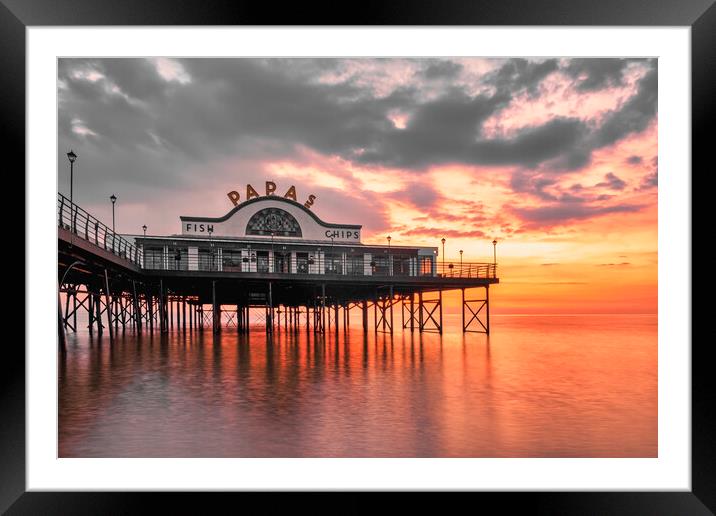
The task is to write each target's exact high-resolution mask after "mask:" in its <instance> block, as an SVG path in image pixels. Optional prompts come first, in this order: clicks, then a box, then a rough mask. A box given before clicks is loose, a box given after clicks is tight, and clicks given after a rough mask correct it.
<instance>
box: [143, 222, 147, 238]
mask: <svg viewBox="0 0 716 516" xmlns="http://www.w3.org/2000/svg"><path fill="white" fill-rule="evenodd" d="M142 231H144V238H146V237H147V225H146V224H144V225H143V226H142Z"/></svg>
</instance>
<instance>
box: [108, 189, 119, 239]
mask: <svg viewBox="0 0 716 516" xmlns="http://www.w3.org/2000/svg"><path fill="white" fill-rule="evenodd" d="M109 200H110V201H112V233H114V232H115V231H114V203H116V202H117V196H116V195H114V194H112V195H111V196H110V198H109Z"/></svg>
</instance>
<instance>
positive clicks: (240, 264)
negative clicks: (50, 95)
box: [57, 193, 497, 279]
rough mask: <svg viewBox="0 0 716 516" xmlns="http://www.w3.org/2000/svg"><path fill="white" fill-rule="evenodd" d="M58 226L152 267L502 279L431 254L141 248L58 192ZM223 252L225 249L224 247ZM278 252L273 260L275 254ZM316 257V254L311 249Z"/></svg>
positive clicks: (488, 266) (490, 269)
mask: <svg viewBox="0 0 716 516" xmlns="http://www.w3.org/2000/svg"><path fill="white" fill-rule="evenodd" d="M57 200H58V210H57V222H58V226H59V227H61V228H64V229H66V230H68V231H70V232H72V233H73V234H74V235H75V236H77V237H79V238H81V239H83V240H86V241H87V242H91V243H93V244H94V245H96V246H98V247H100V248H102V249H105V250H107V251H109V252H111V253H113V254H115V255H117V256H119V257H120V258H123V259H126V260H128V261H130V262H131V263H133V264H135V265H137V266H139V267H141V268H144V269H148V270H169V271H202V272H224V273H226V272H237V273H247V274H296V275H310V274H321V275H327V276H378V277H408V276H411V277H440V278H475V279H494V278H497V264H495V263H478V262H465V261H462V260H460V261H449V260H442V259H439V258H438V259H437V260H435V258H434V257H432V256H430V257H427V258H428V259H426V257H423V256H407V255H400V254H395V255H391V256H383V255H381V256H380V257H374V258H373V259H371V260H369V259H367V258H364V256H363V255H357V256H353V255H345V256H344V255H342V254H339V253H328V252H326V253H325V254H323V255H320V256H316V255H315V254H314V255H313V256H312V257H309V258H306V257H305V256H297V255H296V254H295V253H293V254H292V253H290V252H281V251H274V252H272V253H271V255H268V250H265V251H264V252H265V253H266V254H264V255H263V256H257V254H256V252H253V253H251V254H252V256H250V257H249V256H246V253H245V252H244V253H241V252H240V251H238V250H235V249H233V250H231V252H229V251H228V250H226V249H220V248H219V247H218V246H216V247H212V248H211V249H210V250H207V249H205V248H204V249H197V250H196V252H195V253H192V254H190V253H188V251H187V249H186V248H185V249H183V250H177V249H171V248H170V249H169V252H165V251H164V250H162V251H160V252H152V250H151V249H147V252H146V253H144V252H143V249H142V248H141V247H138V246H137V245H135V244H133V243H132V242H130V241H129V240H127V239H126V238H124V237H122V236H120V235H118V234H116V233H115V232H114V231H112V229H111V228H109V227H107V226H106V225H105V224H103V223H102V222H100V221H99V220H98V219H97V218H95V217H93V216H92V215H90V214H89V213H87V212H86V211H85V210H83V209H82V208H80V207H79V206H77V205H76V204H73V203H71V202H70V200H69V199H68V198H67V197H65V196H64V195H62V194H61V193H58V194H57ZM222 251H223V252H222ZM270 256H273V259H271V258H270ZM309 256H310V254H309Z"/></svg>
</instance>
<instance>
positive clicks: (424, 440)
mask: <svg viewBox="0 0 716 516" xmlns="http://www.w3.org/2000/svg"><path fill="white" fill-rule="evenodd" d="M656 322H657V319H656V316H632V315H630V316H602V315H600V316H497V317H493V321H492V326H493V327H492V330H493V332H492V335H491V336H490V337H489V338H488V337H486V336H485V335H481V334H466V335H463V334H462V333H460V332H459V328H460V320H459V316H452V315H449V316H446V323H445V326H446V331H447V333H446V334H445V335H443V336H442V337H441V336H439V335H437V334H427V333H426V334H422V335H421V334H419V333H417V332H416V333H414V334H412V335H411V333H410V332H409V331H407V332H401V331H400V330H399V329H398V330H397V331H396V334H395V335H394V336H392V337H391V336H389V335H385V334H381V333H378V334H374V333H373V332H372V331H371V332H369V333H368V335H364V334H363V332H362V330H361V329H360V328H359V327H358V328H351V329H350V331H349V332H347V333H344V332H343V330H342V329H341V330H340V332H339V334H338V335H336V334H335V333H333V332H331V333H328V334H327V335H326V336H325V338H323V337H321V336H314V335H313V333H312V332H311V333H310V334H308V333H307V332H306V331H305V329H301V330H300V331H298V332H296V333H289V334H286V333H285V332H281V333H278V334H277V335H275V337H274V338H273V340H272V341H269V342H267V339H266V334H265V333H264V332H263V331H262V330H261V329H256V330H255V331H253V332H252V333H251V334H250V335H249V336H244V335H237V334H236V331H235V329H233V330H232V329H225V330H224V331H223V332H222V334H221V335H220V336H218V337H216V338H215V337H214V336H213V335H212V334H211V332H209V331H205V332H203V333H200V332H194V333H189V332H188V333H186V334H184V333H181V332H173V333H170V334H169V335H165V336H160V335H159V334H154V335H147V334H145V335H142V336H139V337H138V336H135V335H133V334H131V333H126V334H125V335H124V336H120V338H118V340H117V342H116V343H115V344H114V345H110V344H109V341H108V338H107V336H105V337H104V339H102V340H98V339H97V338H96V337H95V339H90V338H89V336H88V335H87V334H82V333H80V334H79V335H76V336H75V335H69V343H68V351H67V354H66V356H64V357H63V356H60V357H59V359H60V380H59V381H60V383H59V450H60V456H61V457H655V456H657V340H656V335H657V324H656ZM358 326H359V325H358ZM396 326H400V325H399V323H398V324H396ZM456 328H457V330H458V331H457V332H455V331H454V329H456Z"/></svg>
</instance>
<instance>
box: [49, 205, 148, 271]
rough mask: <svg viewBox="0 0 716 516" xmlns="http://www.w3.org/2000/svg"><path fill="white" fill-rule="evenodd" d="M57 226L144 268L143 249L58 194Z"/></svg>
mask: <svg viewBox="0 0 716 516" xmlns="http://www.w3.org/2000/svg"><path fill="white" fill-rule="evenodd" d="M57 224H58V226H59V227H61V228H63V229H66V230H67V231H70V232H72V233H73V234H74V235H76V236H78V237H79V238H81V239H83V240H86V241H88V242H91V243H93V244H95V245H96V246H98V247H101V248H102V249H105V250H107V251H109V252H111V253H113V254H115V255H117V256H119V257H120V258H124V259H126V260H128V261H130V262H132V263H134V264H135V265H138V266H140V267H141V266H142V263H143V261H144V258H143V256H142V249H141V248H139V247H137V246H136V245H134V244H133V243H131V242H130V241H129V240H127V239H126V238H124V237H122V236H120V235H118V234H116V233H115V232H114V231H112V229H111V228H109V227H107V226H106V225H105V224H103V223H102V222H101V221H100V220H98V219H97V218H95V217H93V216H92V215H90V214H89V213H87V212H86V211H85V210H83V209H82V208H80V207H79V206H77V205H76V204H74V203H71V202H70V200H69V199H68V198H67V197H65V196H64V195H62V194H61V193H59V192H58V194H57Z"/></svg>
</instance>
